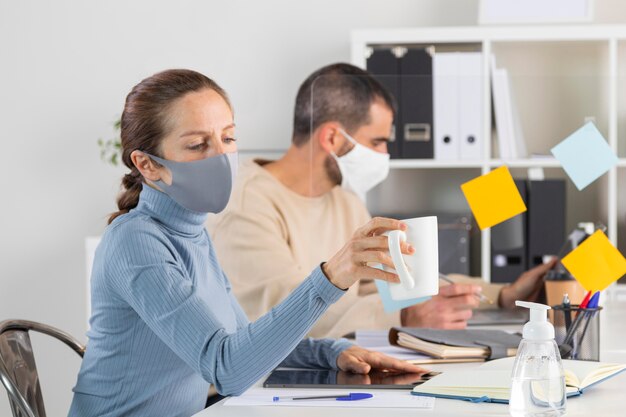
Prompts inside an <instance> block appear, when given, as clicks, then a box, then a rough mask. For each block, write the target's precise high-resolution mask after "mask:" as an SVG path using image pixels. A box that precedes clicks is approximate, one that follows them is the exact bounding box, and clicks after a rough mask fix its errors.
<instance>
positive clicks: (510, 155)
mask: <svg viewBox="0 0 626 417" xmlns="http://www.w3.org/2000/svg"><path fill="white" fill-rule="evenodd" d="M491 82H492V95H493V109H494V114H495V119H496V120H495V122H496V131H497V137H498V148H499V154H500V158H502V159H518V158H525V157H526V156H527V151H526V144H525V142H524V132H523V130H522V124H521V121H520V119H519V113H518V112H517V106H516V105H515V100H514V98H513V91H512V88H511V80H510V77H509V73H508V71H507V70H506V69H505V68H496V60H495V57H494V56H493V55H492V57H491Z"/></svg>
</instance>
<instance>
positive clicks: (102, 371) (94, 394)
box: [69, 186, 349, 417]
mask: <svg viewBox="0 0 626 417" xmlns="http://www.w3.org/2000/svg"><path fill="white" fill-rule="evenodd" d="M205 220H206V214H203V213H197V212H193V211H189V210H187V209H185V208H183V207H182V206H180V205H179V204H177V203H176V202H174V200H172V199H171V198H170V197H169V196H168V195H167V194H164V193H162V192H159V191H157V190H154V189H152V188H150V187H148V186H144V188H143V190H142V191H141V196H140V200H139V204H138V206H137V207H136V208H135V209H133V210H131V211H130V212H129V213H128V214H125V215H122V216H119V217H118V218H116V219H115V220H114V221H113V223H111V225H110V226H109V227H108V228H107V230H106V231H105V233H104V236H103V238H102V242H101V243H100V245H99V246H98V249H97V251H96V256H95V261H94V265H93V273H92V276H91V300H92V303H91V305H92V316H91V320H90V330H89V332H88V333H87V335H88V337H89V342H88V344H87V352H86V354H85V357H84V359H83V363H82V366H81V369H80V373H79V375H78V382H77V383H76V386H75V387H74V399H73V402H72V406H71V409H70V412H69V415H70V416H71V417H89V416H150V417H157V416H168V417H171V416H185V417H187V416H191V415H192V414H194V413H197V412H199V411H200V410H202V408H203V407H204V404H205V401H206V396H207V393H208V390H209V385H210V384H214V385H215V387H216V389H217V391H218V392H219V393H221V394H224V395H238V394H241V393H242V392H244V391H245V390H246V389H247V388H248V387H250V386H251V385H253V384H254V383H255V382H256V381H257V380H259V379H260V378H261V377H262V376H263V375H264V374H266V373H268V372H269V371H270V370H272V369H273V368H274V367H276V366H277V365H279V364H281V362H282V364H281V365H282V366H292V367H323V368H336V365H337V356H338V355H339V353H340V352H341V351H342V350H344V349H346V348H347V347H348V346H349V343H348V342H347V341H345V340H339V341H333V340H328V339H325V340H313V339H304V340H303V339H302V338H303V337H304V335H305V334H306V333H307V332H308V331H309V329H310V328H311V326H312V325H313V323H315V321H316V320H317V319H318V318H319V317H320V316H321V315H322V313H324V311H325V310H326V309H327V308H328V306H329V305H330V304H332V303H333V302H335V301H336V300H338V299H339V298H340V297H341V295H342V294H343V291H341V290H339V289H338V288H336V287H335V286H334V285H333V284H331V283H330V282H329V281H328V279H327V278H326V277H325V276H324V274H323V273H322V271H321V269H320V268H319V267H318V268H316V269H315V270H314V271H313V272H312V273H311V275H310V276H309V277H308V278H307V279H306V280H305V281H304V282H303V283H302V284H301V285H300V286H299V287H298V288H296V289H295V290H294V291H293V292H292V293H291V294H290V295H289V296H288V297H287V298H286V299H285V300H284V301H283V302H282V303H281V304H279V305H278V306H276V307H275V308H274V309H272V310H271V311H270V312H268V313H267V314H266V315H264V316H263V317H261V318H260V319H259V320H257V321H256V322H254V323H250V322H249V321H248V320H247V318H246V316H245V314H244V312H243V310H242V309H241V307H240V306H239V304H238V303H237V300H236V299H235V297H234V296H233V294H232V292H231V288H230V283H229V282H228V279H227V278H226V276H225V275H224V273H223V272H222V269H221V268H220V266H219V264H218V261H217V258H216V256H215V251H214V250H213V247H212V244H211V241H210V240H209V237H208V234H207V232H206V231H205V229H204V222H205Z"/></svg>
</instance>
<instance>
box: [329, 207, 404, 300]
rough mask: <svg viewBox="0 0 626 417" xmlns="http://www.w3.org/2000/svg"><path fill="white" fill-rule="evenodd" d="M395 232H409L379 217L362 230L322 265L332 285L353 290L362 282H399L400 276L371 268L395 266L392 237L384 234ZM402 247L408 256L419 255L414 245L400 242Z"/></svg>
mask: <svg viewBox="0 0 626 417" xmlns="http://www.w3.org/2000/svg"><path fill="white" fill-rule="evenodd" d="M391 230H402V231H406V230H407V226H406V224H404V223H403V222H401V221H400V220H394V219H388V218H384V217H375V218H373V219H372V220H370V221H369V222H368V223H367V224H365V225H364V226H362V227H360V228H359V229H358V230H357V231H356V232H355V233H354V235H353V236H352V238H351V239H350V241H348V243H346V244H345V245H344V247H343V248H341V249H340V250H339V252H337V254H335V256H333V257H332V258H331V259H330V260H329V261H328V262H326V263H325V264H324V265H323V266H322V269H323V271H324V273H325V274H326V276H327V277H328V279H329V280H330V282H331V283H333V284H334V285H335V286H336V287H337V288H341V289H347V288H349V287H350V286H351V285H352V284H354V283H355V282H356V281H358V280H360V279H372V278H374V279H380V280H383V281H387V282H392V283H399V282H400V279H399V278H398V275H396V274H394V273H392V272H389V271H384V270H382V269H379V268H375V267H370V266H368V265H367V264H368V262H371V263H373V264H382V265H384V266H387V267H389V268H393V267H394V264H393V260H392V259H391V256H390V255H389V243H388V238H387V236H384V235H383V233H385V232H389V231H391ZM400 248H401V250H402V253H403V254H405V255H412V254H413V253H414V252H415V249H414V248H413V246H411V245H410V244H408V243H406V242H404V241H403V242H401V243H400Z"/></svg>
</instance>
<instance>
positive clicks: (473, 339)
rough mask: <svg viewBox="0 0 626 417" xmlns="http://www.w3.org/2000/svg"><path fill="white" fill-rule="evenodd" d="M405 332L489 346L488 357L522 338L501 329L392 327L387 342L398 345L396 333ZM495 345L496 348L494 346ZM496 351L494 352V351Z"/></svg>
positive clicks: (451, 343) (464, 344)
mask: <svg viewBox="0 0 626 417" xmlns="http://www.w3.org/2000/svg"><path fill="white" fill-rule="evenodd" d="M399 332H402V333H406V334H409V335H411V336H414V337H416V338H418V339H422V340H425V341H427V342H432V343H438V344H442V345H448V346H458V347H479V348H484V347H490V349H491V350H492V352H491V355H490V359H495V358H496V357H503V356H505V355H506V354H505V353H504V354H503V352H505V351H506V350H507V349H510V348H516V347H517V346H519V343H520V341H521V340H522V338H521V336H519V335H516V334H509V333H507V332H505V331H502V330H477V329H469V330H437V329H421V328H415V327H392V328H391V330H390V331H389V343H391V344H392V345H395V346H398V333H399ZM495 347H497V348H495ZM496 350H497V351H498V352H497V354H494V353H495V352H494V351H496Z"/></svg>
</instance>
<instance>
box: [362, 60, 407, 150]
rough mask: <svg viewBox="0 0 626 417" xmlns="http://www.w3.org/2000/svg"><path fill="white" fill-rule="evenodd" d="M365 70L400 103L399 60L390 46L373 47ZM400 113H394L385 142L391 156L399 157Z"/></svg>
mask: <svg viewBox="0 0 626 417" xmlns="http://www.w3.org/2000/svg"><path fill="white" fill-rule="evenodd" d="M366 67H367V70H368V71H369V72H370V73H371V74H372V75H373V76H374V78H376V79H377V80H378V81H379V82H380V83H381V84H382V85H383V87H385V88H386V89H387V91H389V93H390V94H391V95H392V96H393V97H394V98H395V99H396V103H398V105H399V104H400V60H399V59H398V58H397V57H396V55H395V54H394V53H393V51H392V50H391V49H390V48H375V49H374V50H373V51H372V54H371V55H370V57H369V58H368V59H367V63H366ZM400 116H401V114H400V111H397V112H396V114H395V115H394V121H393V128H392V134H391V137H390V141H389V143H388V144H387V149H388V152H389V154H390V155H391V158H399V157H400V155H401V154H402V142H401V141H400V140H398V135H397V133H396V132H398V127H399V126H401V117H400Z"/></svg>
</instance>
